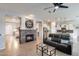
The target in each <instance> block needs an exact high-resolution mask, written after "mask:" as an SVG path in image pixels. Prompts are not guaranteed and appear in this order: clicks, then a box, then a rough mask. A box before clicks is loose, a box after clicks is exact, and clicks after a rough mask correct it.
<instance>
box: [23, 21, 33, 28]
mask: <svg viewBox="0 0 79 59" xmlns="http://www.w3.org/2000/svg"><path fill="white" fill-rule="evenodd" d="M25 26H26V27H27V28H33V21H32V20H27V21H26V22H25Z"/></svg>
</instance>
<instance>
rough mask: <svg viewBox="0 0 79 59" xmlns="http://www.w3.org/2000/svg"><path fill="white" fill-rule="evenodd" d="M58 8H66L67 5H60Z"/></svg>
mask: <svg viewBox="0 0 79 59" xmlns="http://www.w3.org/2000/svg"><path fill="white" fill-rule="evenodd" d="M59 8H68V6H64V5H60V6H59Z"/></svg>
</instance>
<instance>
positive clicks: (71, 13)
mask: <svg viewBox="0 0 79 59" xmlns="http://www.w3.org/2000/svg"><path fill="white" fill-rule="evenodd" d="M64 5H67V6H69V8H68V9H62V8H60V9H58V10H57V11H56V12H55V13H53V12H52V13H48V11H49V10H51V11H53V9H54V8H51V9H48V10H44V8H47V7H50V6H53V4H51V3H9V4H8V3H4V4H3V3H0V12H5V15H18V16H19V15H26V16H27V15H34V17H35V18H36V19H37V20H39V19H41V20H49V19H51V20H57V21H58V22H68V21H69V22H71V23H74V24H77V23H79V20H78V19H79V4H78V3H64ZM76 22H77V23H76Z"/></svg>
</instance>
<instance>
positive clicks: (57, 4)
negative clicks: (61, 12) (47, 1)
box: [53, 3, 63, 6]
mask: <svg viewBox="0 0 79 59" xmlns="http://www.w3.org/2000/svg"><path fill="white" fill-rule="evenodd" d="M62 4H63V3H53V5H54V6H60V5H62Z"/></svg>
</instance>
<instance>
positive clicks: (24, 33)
mask: <svg viewBox="0 0 79 59" xmlns="http://www.w3.org/2000/svg"><path fill="white" fill-rule="evenodd" d="M19 40H20V43H25V42H28V41H33V40H36V30H33V29H32V30H22V29H20V39H19Z"/></svg>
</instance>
